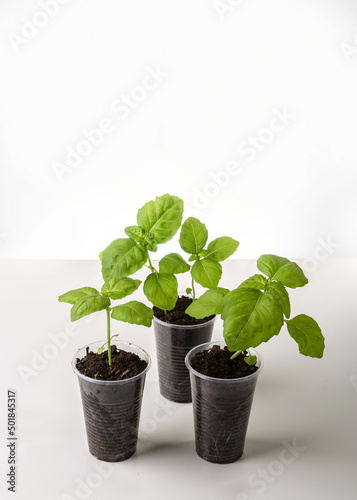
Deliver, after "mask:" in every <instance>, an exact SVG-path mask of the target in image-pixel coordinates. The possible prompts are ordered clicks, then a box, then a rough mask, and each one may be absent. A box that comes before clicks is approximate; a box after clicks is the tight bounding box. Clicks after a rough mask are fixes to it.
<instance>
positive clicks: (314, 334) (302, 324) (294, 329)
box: [285, 314, 325, 358]
mask: <svg viewBox="0 0 357 500" xmlns="http://www.w3.org/2000/svg"><path fill="white" fill-rule="evenodd" d="M285 322H286V324H287V327H288V331H289V333H290V336H291V337H292V338H293V339H294V340H295V341H296V342H297V343H298V345H299V351H300V352H301V354H304V355H305V356H310V357H311V358H322V356H323V352H324V348H325V342H324V340H325V339H324V336H323V335H322V333H321V329H320V327H319V325H318V324H317V323H316V321H315V320H314V319H313V318H311V317H310V316H306V315H305V314H299V315H298V316H295V318H292V319H290V320H285Z"/></svg>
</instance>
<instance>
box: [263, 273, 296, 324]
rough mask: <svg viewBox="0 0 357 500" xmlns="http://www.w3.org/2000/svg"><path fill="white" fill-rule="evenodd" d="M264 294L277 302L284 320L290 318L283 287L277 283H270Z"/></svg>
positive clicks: (287, 300)
mask: <svg viewBox="0 0 357 500" xmlns="http://www.w3.org/2000/svg"><path fill="white" fill-rule="evenodd" d="M265 293H270V294H271V295H273V297H275V299H276V300H277V301H278V302H279V304H280V306H281V308H282V310H283V313H284V316H285V317H286V318H290V300H289V294H288V292H287V291H286V288H285V286H284V285H282V284H281V283H278V282H277V281H272V282H271V283H269V285H268V287H267V289H266V292H265Z"/></svg>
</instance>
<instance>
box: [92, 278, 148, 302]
mask: <svg viewBox="0 0 357 500" xmlns="http://www.w3.org/2000/svg"><path fill="white" fill-rule="evenodd" d="M140 284H141V281H140V280H133V279H131V278H120V279H118V280H116V279H115V278H112V279H110V280H109V281H108V282H107V283H104V285H103V286H102V290H101V292H102V295H105V296H107V297H109V298H110V299H113V300H118V299H123V298H124V297H127V296H128V295H131V294H132V293H133V292H135V290H137V289H138V288H139V286H140Z"/></svg>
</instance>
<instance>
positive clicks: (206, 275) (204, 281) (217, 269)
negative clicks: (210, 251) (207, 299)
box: [191, 257, 222, 288]
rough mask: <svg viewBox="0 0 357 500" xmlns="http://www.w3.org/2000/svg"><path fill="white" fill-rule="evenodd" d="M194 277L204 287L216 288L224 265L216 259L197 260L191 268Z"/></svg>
mask: <svg viewBox="0 0 357 500" xmlns="http://www.w3.org/2000/svg"><path fill="white" fill-rule="evenodd" d="M191 274H192V277H193V279H194V280H195V281H197V283H199V284H200V285H202V286H203V287H204V288H216V287H217V285H218V283H219V280H220V279H221V276H222V266H221V264H220V263H219V262H217V261H216V260H214V259H210V258H209V257H208V258H205V259H202V260H198V261H196V262H195V263H194V264H193V266H192V269H191Z"/></svg>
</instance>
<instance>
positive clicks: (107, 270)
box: [102, 238, 147, 282]
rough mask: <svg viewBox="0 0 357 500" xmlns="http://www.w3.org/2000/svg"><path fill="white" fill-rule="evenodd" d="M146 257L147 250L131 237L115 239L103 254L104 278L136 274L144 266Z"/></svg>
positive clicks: (117, 277) (105, 279)
mask: <svg viewBox="0 0 357 500" xmlns="http://www.w3.org/2000/svg"><path fill="white" fill-rule="evenodd" d="M146 259H147V252H146V250H145V249H144V248H143V247H142V246H140V245H139V244H138V243H135V241H133V240H131V239H130V238H119V239H117V240H114V241H113V242H112V243H110V245H109V246H108V247H107V248H106V249H105V250H104V252H103V255H102V274H103V279H104V281H105V282H107V281H109V280H110V279H112V278H116V279H119V278H124V277H126V276H129V275H130V274H134V273H135V272H136V271H138V270H139V269H141V268H142V267H143V265H144V264H145V262H146Z"/></svg>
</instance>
